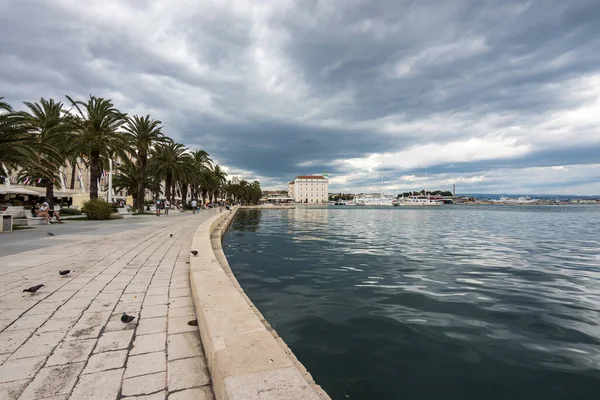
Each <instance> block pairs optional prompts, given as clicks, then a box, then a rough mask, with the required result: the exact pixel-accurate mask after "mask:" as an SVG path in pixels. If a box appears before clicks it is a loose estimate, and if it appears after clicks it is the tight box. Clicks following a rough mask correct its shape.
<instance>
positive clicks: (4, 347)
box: [0, 330, 33, 353]
mask: <svg viewBox="0 0 600 400" xmlns="http://www.w3.org/2000/svg"><path fill="white" fill-rule="evenodd" d="M32 333H33V331H32V330H24V331H5V332H2V333H0V353H12V352H13V351H15V350H16V349H17V348H18V347H19V346H21V345H22V344H23V343H25V341H26V340H27V338H28V337H29V336H31V334H32Z"/></svg>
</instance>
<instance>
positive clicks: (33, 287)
mask: <svg viewBox="0 0 600 400" xmlns="http://www.w3.org/2000/svg"><path fill="white" fill-rule="evenodd" d="M43 286H44V285H42V284H40V285H35V286H32V287H30V288H27V289H23V292H29V293H35V292H37V291H38V290H40V288H41V287H43Z"/></svg>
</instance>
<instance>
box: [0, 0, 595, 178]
mask: <svg viewBox="0 0 600 400" xmlns="http://www.w3.org/2000/svg"><path fill="white" fill-rule="evenodd" d="M598 48H600V7H598V6H597V1H596V0H578V1H574V2H565V1H560V0H545V1H539V0H538V1H534V0H532V1H502V2H488V1H475V0H473V1H468V0H452V1H375V2H373V1H366V0H364V1H361V0H344V1H342V0H339V1H327V2H325V1H317V0H311V1H296V2H295V1H287V2H262V1H257V2H255V3H249V2H236V1H231V2H228V1H223V2H208V1H207V2H195V1H185V0H178V1H172V2H161V1H156V2H133V1H131V2H127V1H125V2H123V1H102V2H100V1H89V2H85V3H82V2H78V1H75V0H56V1H54V0H53V1H50V0H47V1H43V0H38V1H34V0H0V49H1V51H0V70H1V71H2V74H1V75H0V97H1V96H4V97H6V99H7V100H8V101H9V102H11V103H12V104H13V105H18V104H19V103H21V102H22V101H24V100H28V101H31V100H35V99H38V98H39V97H42V96H44V97H56V98H58V99H60V100H63V101H65V98H64V95H65V94H70V95H74V96H76V97H80V98H81V97H86V96H87V95H88V94H90V93H91V94H94V95H98V96H107V97H111V98H112V99H113V100H114V101H115V103H117V105H118V106H119V107H121V108H122V109H123V110H124V111H127V112H131V113H151V114H152V115H153V116H155V117H156V118H158V119H161V120H162V121H163V122H164V124H165V132H167V133H168V134H169V135H171V136H173V137H175V138H176V139H177V140H179V141H182V142H183V143H186V144H187V145H188V146H189V147H190V148H200V147H201V148H205V149H206V150H207V151H209V152H210V153H211V155H212V156H213V157H214V158H215V159H216V160H218V161H219V162H221V163H223V164H225V165H226V166H228V167H230V168H232V170H236V171H245V173H247V174H251V175H255V176H261V177H270V178H271V182H273V183H281V184H284V183H285V182H287V181H288V180H290V179H292V178H293V177H294V176H295V175H297V174H301V173H302V174H304V173H314V172H320V171H322V170H323V169H327V170H328V171H330V172H331V173H332V176H338V177H341V178H344V182H343V183H342V182H338V183H337V184H338V185H340V186H342V185H343V186H347V187H362V186H366V185H368V182H369V181H372V179H373V175H372V169H373V168H375V162H372V163H371V164H372V165H371V164H369V163H366V164H365V163H360V162H358V163H354V164H352V163H350V164H347V163H344V162H343V161H344V160H355V159H356V160H359V159H363V160H365V159H369V157H373V156H374V155H378V154H383V153H386V154H394V153H398V154H402V156H403V157H407V158H411V157H413V156H415V153H417V155H418V153H419V152H420V151H421V150H420V149H421V148H422V147H420V146H423V145H427V144H432V143H434V144H439V145H440V146H441V147H439V148H437V147H436V149H437V150H436V151H438V152H440V154H431V155H430V158H432V159H437V158H438V156H440V155H441V156H443V155H444V154H443V153H444V152H447V150H444V147H443V146H444V145H446V144H451V143H455V144H454V145H453V146H454V147H452V148H453V149H456V148H457V147H456V146H458V148H460V145H456V143H459V144H460V143H461V142H467V141H469V140H470V139H472V138H481V139H483V142H482V146H483V147H482V149H481V152H482V153H484V154H485V156H478V155H475V156H474V155H473V153H472V152H471V153H468V152H467V153H465V158H464V159H459V160H454V159H452V160H450V161H449V160H448V158H447V157H439V158H440V161H439V162H433V163H431V162H428V163H425V164H426V166H424V167H419V166H418V165H415V162H413V163H412V164H411V163H409V162H407V163H405V164H403V163H401V162H400V161H399V162H398V163H397V165H394V166H388V167H387V168H386V170H387V171H386V175H387V176H388V177H389V180H393V179H395V177H399V176H402V175H410V174H418V173H421V172H427V173H429V174H431V175H436V174H440V176H441V175H443V176H444V177H448V179H451V175H452V174H455V176H456V178H457V179H459V178H460V177H462V176H463V175H464V174H478V173H482V174H483V173H489V171H492V170H505V169H511V168H512V169H518V168H521V169H527V168H531V167H542V166H553V165H575V164H583V165H584V164H594V163H597V162H598V160H597V159H596V156H595V154H598V150H600V133H599V131H598V128H597V127H598V126H600V121H599V118H598V117H597V116H596V117H593V116H592V117H590V115H598V113H597V111H598V106H597V104H598V93H597V91H595V90H594V89H600V83H599V82H598V72H599V70H600V52H599V51H597V49H598ZM594 104H596V106H594ZM590 105H591V106H590ZM586 107H587V108H586ZM594 107H595V108H594ZM594 112H596V114H594ZM561 135H562V136H561ZM561 138H563V139H562V140H561ZM503 146H504V147H503ZM511 146H525V147H523V148H526V149H527V151H526V153H524V152H523V151H521V150H518V149H517V150H518V151H517V150H515V151H514V152H511V151H507V148H510V147H511ZM411 152H412V153H411ZM415 157H416V156H415ZM417 158H418V157H417ZM367 164H368V167H365V165H367ZM417 164H418V162H417ZM375 169H377V168H375ZM366 170H370V171H371V172H369V173H364V172H365V171H366ZM515 173H516V172H515ZM375 175H376V174H375ZM248 178H251V177H250V176H249V177H248ZM444 179H446V178H444ZM494 179H501V178H494ZM578 179H579V178H578ZM578 179H575V178H574V179H573V185H575V186H576V185H577V184H579V180H578ZM371 183H372V182H371ZM474 184H476V183H474ZM501 184H505V185H510V181H504V182H499V183H498V185H501ZM549 184H550V183H549ZM561 184H562V183H561ZM335 185H336V183H335V181H332V186H333V187H335Z"/></svg>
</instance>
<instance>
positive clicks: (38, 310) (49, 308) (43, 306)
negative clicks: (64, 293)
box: [25, 299, 60, 316]
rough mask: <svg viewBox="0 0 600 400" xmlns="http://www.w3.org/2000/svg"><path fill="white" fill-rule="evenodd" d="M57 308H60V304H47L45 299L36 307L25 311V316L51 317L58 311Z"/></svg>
mask: <svg viewBox="0 0 600 400" xmlns="http://www.w3.org/2000/svg"><path fill="white" fill-rule="evenodd" d="M59 307H60V303H56V302H52V303H49V302H48V301H47V299H46V300H44V301H42V302H40V303H38V304H36V306H35V307H33V308H32V309H31V310H29V311H27V313H26V314H25V316H29V315H39V314H44V315H51V314H52V313H54V312H55V311H56V310H58V308H59Z"/></svg>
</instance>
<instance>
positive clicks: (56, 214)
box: [36, 202, 62, 224]
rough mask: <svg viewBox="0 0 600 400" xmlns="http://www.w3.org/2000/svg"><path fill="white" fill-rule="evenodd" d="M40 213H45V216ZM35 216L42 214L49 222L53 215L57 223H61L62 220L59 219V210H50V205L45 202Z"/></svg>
mask: <svg viewBox="0 0 600 400" xmlns="http://www.w3.org/2000/svg"><path fill="white" fill-rule="evenodd" d="M40 214H46V215H47V217H46V215H40ZM36 216H38V217H42V216H43V217H44V218H46V220H47V221H48V223H50V220H51V219H52V217H54V218H56V220H57V221H58V223H59V224H62V221H61V220H60V214H59V212H58V211H54V210H51V209H50V206H49V205H48V203H47V202H44V203H42V206H41V207H40V210H39V212H38V214H37V215H36Z"/></svg>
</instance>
